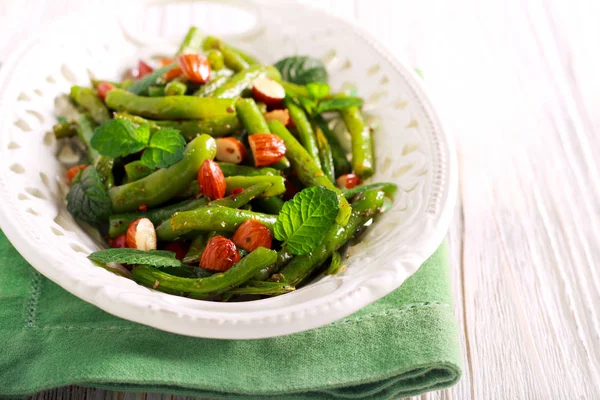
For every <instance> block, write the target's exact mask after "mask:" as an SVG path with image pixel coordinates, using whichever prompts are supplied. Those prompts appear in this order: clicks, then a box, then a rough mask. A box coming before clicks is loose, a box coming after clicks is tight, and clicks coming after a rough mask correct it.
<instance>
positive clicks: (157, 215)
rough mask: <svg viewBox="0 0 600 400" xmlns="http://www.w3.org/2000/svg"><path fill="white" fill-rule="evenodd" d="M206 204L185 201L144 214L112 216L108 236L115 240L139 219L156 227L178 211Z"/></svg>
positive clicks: (204, 199) (109, 219) (196, 200)
mask: <svg viewBox="0 0 600 400" xmlns="http://www.w3.org/2000/svg"><path fill="white" fill-rule="evenodd" d="M207 204H208V199H207V198H201V199H193V200H186V201H183V202H181V203H177V204H172V205H170V206H166V207H161V208H155V209H153V210H148V211H146V212H133V213H127V214H113V215H111V216H110V217H109V218H108V236H110V237H111V238H115V237H117V236H119V235H122V234H124V233H125V232H126V231H127V228H128V227H129V224H130V223H132V222H133V221H135V220H136V219H139V218H148V219H149V220H150V221H152V223H153V224H154V225H155V226H156V225H158V224H160V223H161V222H163V221H165V220H167V219H169V218H171V217H172V216H173V214H175V213H176V212H180V211H188V210H193V209H195V208H198V207H201V206H205V205H207Z"/></svg>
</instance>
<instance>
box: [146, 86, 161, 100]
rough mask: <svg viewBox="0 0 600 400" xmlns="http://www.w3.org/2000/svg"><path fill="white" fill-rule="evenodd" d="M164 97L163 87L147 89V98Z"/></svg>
mask: <svg viewBox="0 0 600 400" xmlns="http://www.w3.org/2000/svg"><path fill="white" fill-rule="evenodd" d="M164 95H165V85H152V86H150V87H148V96H150V97H162V96H164Z"/></svg>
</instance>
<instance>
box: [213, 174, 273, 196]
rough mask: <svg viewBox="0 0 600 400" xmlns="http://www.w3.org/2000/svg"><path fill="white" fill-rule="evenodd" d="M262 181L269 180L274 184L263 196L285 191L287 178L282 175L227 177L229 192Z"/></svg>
mask: <svg viewBox="0 0 600 400" xmlns="http://www.w3.org/2000/svg"><path fill="white" fill-rule="evenodd" d="M262 182H268V183H270V184H271V185H272V186H271V187H270V188H269V189H267V190H266V191H265V192H264V193H263V194H262V196H261V197H271V196H279V195H281V194H283V193H285V180H284V179H283V177H282V176H267V175H261V176H228V177H227V178H225V183H226V184H227V193H231V192H232V191H233V189H237V188H247V187H250V186H252V185H256V184H258V183H262Z"/></svg>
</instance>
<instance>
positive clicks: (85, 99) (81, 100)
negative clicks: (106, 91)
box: [71, 86, 110, 125]
mask: <svg viewBox="0 0 600 400" xmlns="http://www.w3.org/2000/svg"><path fill="white" fill-rule="evenodd" d="M71 98H72V99H73V101H74V102H75V103H77V105H79V106H81V107H83V108H84V109H85V110H86V111H87V112H89V113H90V116H91V117H92V119H93V120H94V121H96V123H97V124H99V125H101V124H103V123H105V122H106V121H108V120H109V119H110V112H109V111H108V108H106V106H105V105H104V103H103V102H102V100H100V97H98V95H97V94H96V91H95V90H94V89H91V88H86V87H81V86H73V87H71Z"/></svg>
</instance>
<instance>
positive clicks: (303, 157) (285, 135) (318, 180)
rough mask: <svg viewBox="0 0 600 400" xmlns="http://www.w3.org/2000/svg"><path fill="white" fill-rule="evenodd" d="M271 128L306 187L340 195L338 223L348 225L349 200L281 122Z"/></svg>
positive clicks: (274, 122)
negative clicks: (279, 139)
mask: <svg viewBox="0 0 600 400" xmlns="http://www.w3.org/2000/svg"><path fill="white" fill-rule="evenodd" d="M269 128H271V132H273V133H274V134H276V135H277V136H279V137H280V138H282V139H283V141H284V142H285V147H286V154H287V156H288V158H289V159H290V162H291V164H292V167H293V168H294V169H295V170H296V172H297V173H298V178H299V179H300V181H301V182H302V183H303V184H304V185H305V186H307V187H309V186H323V187H325V188H326V189H329V190H333V191H334V192H335V193H336V194H337V195H338V199H339V206H340V211H339V213H338V215H337V217H336V222H337V223H338V224H340V225H342V226H343V225H346V223H347V222H348V218H350V214H351V213H352V208H351V207H350V204H348V200H346V198H345V197H344V196H343V195H342V192H341V191H340V190H339V189H338V188H337V187H336V186H335V185H334V184H333V183H332V182H331V181H330V180H329V179H327V177H326V176H325V174H324V173H323V171H322V170H321V169H320V168H319V166H318V165H317V164H316V163H315V161H314V159H313V158H312V157H311V156H310V154H308V152H307V151H306V149H305V148H304V147H302V145H301V144H300V143H299V142H298V141H297V140H296V138H295V137H294V136H293V135H292V134H291V133H290V131H288V130H287V128H286V127H285V126H283V124H282V123H281V122H279V121H269Z"/></svg>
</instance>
